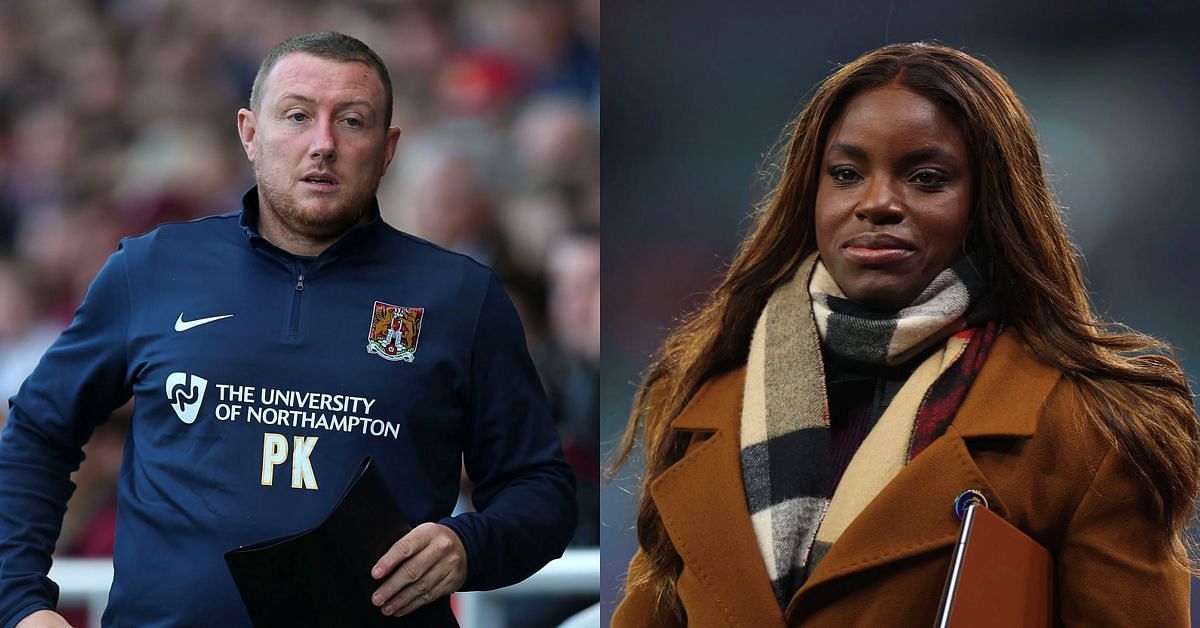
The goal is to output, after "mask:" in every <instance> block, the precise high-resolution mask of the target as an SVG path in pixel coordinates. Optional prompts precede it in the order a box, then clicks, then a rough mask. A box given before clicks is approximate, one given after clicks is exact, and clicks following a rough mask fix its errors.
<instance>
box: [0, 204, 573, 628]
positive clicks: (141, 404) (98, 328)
mask: <svg viewBox="0 0 1200 628" xmlns="http://www.w3.org/2000/svg"><path fill="white" fill-rule="evenodd" d="M257 219H258V196H257V189H254V188H252V189H251V190H250V191H249V192H248V193H247V194H246V196H245V197H244V198H243V209H242V211H241V212H235V213H230V214H224V215H220V216H212V217H208V218H202V219H199V220H195V221H191V222H187V223H174V224H166V225H162V226H160V227H158V228H156V229H155V230H153V231H151V232H149V233H147V234H145V235H142V236H139V237H135V238H126V239H124V240H123V241H122V243H121V247H120V248H119V250H118V251H117V252H116V253H115V254H113V255H112V257H111V258H110V259H109V260H108V263H107V264H106V265H105V266H104V268H103V269H102V270H101V271H100V273H99V274H98V275H97V277H96V279H95V281H94V282H93V283H92V285H91V287H90V288H89V290H88V294H87V297H86V298H85V299H84V302H83V304H82V305H80V307H79V309H78V310H77V311H76V312H75V318H74V320H73V321H72V322H71V325H70V327H69V328H68V329H67V330H66V331H65V332H63V334H62V336H61V337H60V338H59V339H58V340H57V341H56V342H55V343H54V346H53V347H51V348H50V349H49V350H48V351H47V353H46V355H45V356H44V357H43V358H42V361H41V362H40V364H39V365H38V367H37V369H36V370H35V371H34V373H33V374H32V375H31V376H30V377H29V379H28V380H27V381H26V382H25V383H24V385H23V386H22V387H21V389H20V391H19V392H18V393H17V395H16V396H14V397H13V398H12V399H11V400H10V402H9V403H10V414H9V418H8V423H7V425H6V426H5V429H4V432H3V435H2V436H0V626H4V627H5V628H10V627H11V626H13V625H15V624H16V622H17V621H19V620H20V619H21V618H23V617H25V616H26V615H28V614H30V613H32V612H34V611H36V610H38V609H43V608H50V609H53V608H54V607H55V605H56V603H57V598H58V587H57V585H55V584H54V583H53V582H51V581H50V580H49V579H48V578H47V577H46V572H47V571H48V569H49V566H50V555H51V552H52V551H53V548H54V543H55V540H56V538H57V536H58V532H59V528H60V526H61V522H62V516H63V512H64V511H65V504H66V502H67V499H68V497H69V496H70V495H71V492H72V491H73V490H74V485H73V484H72V483H71V482H70V480H69V475H70V473H71V472H72V471H74V470H75V469H76V468H78V466H79V463H80V462H81V461H82V459H83V453H82V451H81V447H82V445H83V444H84V443H85V442H86V441H87V440H88V438H89V437H90V435H91V433H92V430H93V428H94V427H95V426H96V425H97V424H99V423H101V422H103V421H104V420H106V419H107V418H108V417H109V415H110V414H111V413H112V411H113V410H114V409H115V408H117V407H119V406H121V405H122V404H124V403H125V402H126V401H127V400H128V399H129V398H130V397H131V396H132V397H133V398H134V399H135V400H136V403H135V409H134V415H133V420H132V423H131V425H130V429H129V433H128V437H127V439H126V442H125V452H124V459H123V462H122V467H121V477H120V486H119V493H118V510H117V528H116V550H115V555H114V557H113V563H114V568H115V578H114V581H113V585H112V590H111V592H110V595H109V604H108V608H107V610H106V612H105V614H104V620H103V624H104V625H105V626H139V627H154V626H168V625H169V626H228V627H242V626H246V627H248V626H250V621H249V618H248V617H247V615H246V611H245V609H244V607H243V605H242V602H241V599H240V597H239V596H238V593H237V590H236V588H235V586H234V583H233V580H232V578H231V576H230V575H229V572H228V569H227V568H226V566H225V562H224V558H223V555H224V553H225V552H226V551H228V550H230V549H233V548H236V547H238V546H241V545H247V544H250V543H254V542H257V541H260V540H264V539H268V538H273V537H277V536H281V535H285V534H292V533H295V532H298V531H301V530H304V529H307V528H310V527H312V526H315V525H316V524H318V523H320V521H321V520H322V519H323V518H324V517H325V516H326V515H327V514H328V512H329V510H330V509H331V508H332V506H333V504H334V503H335V502H336V500H337V499H338V497H340V495H341V491H342V489H343V488H344V487H345V485H346V483H347V481H348V480H349V478H350V475H351V474H352V473H353V472H354V470H355V469H356V467H357V465H358V463H359V461H360V460H361V459H362V457H363V456H364V455H368V454H369V455H372V456H374V457H375V459H376V462H377V464H378V465H379V467H380V470H381V471H383V472H384V474H385V475H386V476H387V478H388V481H389V486H390V488H391V489H392V491H393V493H394V494H395V497H396V500H397V502H398V503H399V504H400V506H401V509H402V510H403V512H404V514H405V516H406V517H407V518H408V520H409V521H411V522H413V524H414V525H416V524H417V523H419V522H424V521H437V522H440V523H443V524H445V525H447V526H449V527H450V528H452V529H453V530H454V531H455V532H456V533H457V534H458V535H459V537H460V538H461V539H462V542H463V545H464V547H465V548H466V552H467V564H468V575H467V580H466V583H465V585H464V586H463V589H464V590H473V589H490V588H495V587H500V586H505V585H508V584H512V583H514V582H517V581H519V580H521V579H523V578H525V577H527V576H529V575H530V574H532V573H533V572H534V571H536V570H537V569H539V568H540V567H541V566H542V565H544V564H545V563H546V562H548V561H549V560H551V559H553V558H555V557H557V556H560V555H561V554H562V551H563V549H564V548H565V547H566V544H567V541H568V540H569V539H570V537H571V534H572V532H573V530H574V526H575V519H576V516H577V515H576V509H575V501H574V496H573V495H574V478H573V476H572V474H571V471H570V469H569V467H568V466H567V465H566V463H565V462H564V461H563V458H562V453H561V448H560V444H559V439H558V435H557V432H556V431H555V428H554V426H553V423H552V421H551V418H550V415H549V412H548V409H547V404H546V401H545V395H544V392H543V390H542V387H541V384H540V381H539V379H538V377H537V374H536V372H535V371H534V368H533V365H532V363H531V361H530V358H529V354H528V350H527V348H526V345H525V338H524V334H523V332H522V329H521V325H520V321H519V319H518V317H517V314H516V311H515V309H514V308H513V306H512V303H511V302H510V301H509V299H508V297H507V296H506V295H505V293H504V290H503V288H502V287H501V285H500V283H499V282H498V281H497V279H496V277H495V275H494V274H493V273H492V272H491V271H490V270H489V269H488V268H486V267H485V266H483V265H481V264H478V263H476V262H475V261H473V260H471V259H469V258H467V257H465V256H463V255H459V254H456V253H452V252H449V251H446V250H444V249H441V248H439V247H437V246H434V245H432V244H430V243H428V242H425V241H423V240H420V239H418V238H415V237H412V236H410V235H407V234H404V233H401V232H399V231H397V230H395V229H393V228H391V227H390V226H388V225H387V224H385V223H384V222H383V221H382V220H381V219H380V218H379V209H378V206H373V207H372V219H371V220H370V222H368V223H365V224H362V225H359V226H356V227H354V228H353V229H352V230H350V231H349V232H348V233H347V234H346V235H345V236H344V237H342V238H341V239H340V240H338V241H337V242H336V243H335V244H333V245H332V246H330V247H329V248H328V249H327V250H326V251H324V252H323V253H322V254H321V255H320V256H318V257H316V258H308V259H306V258H298V257H296V256H293V255H291V254H289V253H287V252H285V251H283V250H282V249H279V248H277V247H275V246H274V245H272V244H271V243H269V242H267V241H266V240H265V239H263V238H262V237H261V236H260V235H258V233H257V231H256V228H257V224H258V221H257ZM460 461H462V462H464V463H465V465H466V470H467V474H468V475H469V476H470V477H471V479H472V480H473V481H474V482H475V490H474V494H473V502H474V506H475V508H476V509H477V510H478V511H479V512H474V513H464V514H460V515H458V516H456V517H451V516H450V514H451V512H452V510H453V508H454V505H455V502H456V499H457V496H458V492H459V479H460V478H459V476H460ZM397 538H399V537H397Z"/></svg>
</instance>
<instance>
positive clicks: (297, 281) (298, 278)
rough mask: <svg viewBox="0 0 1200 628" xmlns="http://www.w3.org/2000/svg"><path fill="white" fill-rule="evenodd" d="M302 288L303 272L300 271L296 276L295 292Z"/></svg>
mask: <svg viewBox="0 0 1200 628" xmlns="http://www.w3.org/2000/svg"><path fill="white" fill-rule="evenodd" d="M303 290H304V273H300V276H299V277H296V292H301V291H303Z"/></svg>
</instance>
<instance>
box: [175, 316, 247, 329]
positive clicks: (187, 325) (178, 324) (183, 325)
mask: <svg viewBox="0 0 1200 628" xmlns="http://www.w3.org/2000/svg"><path fill="white" fill-rule="evenodd" d="M232 316H233V314H226V315H224V316H210V317H208V318H197V319H196V320H194V321H185V320H183V312H180V313H179V318H178V319H176V320H175V331H187V330H189V329H191V328H193V327H199V326H201V325H207V324H209V323H211V322H213V321H219V320H221V319H222V318H230V317H232Z"/></svg>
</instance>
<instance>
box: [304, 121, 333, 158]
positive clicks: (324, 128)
mask: <svg viewBox="0 0 1200 628" xmlns="http://www.w3.org/2000/svg"><path fill="white" fill-rule="evenodd" d="M309 152H310V156H311V157H313V158H314V159H322V160H325V161H333V160H335V159H337V148H336V142H335V141H334V135H333V121H332V120H325V121H321V122H318V123H317V124H316V125H314V128H313V136H312V146H311V147H310V151H309Z"/></svg>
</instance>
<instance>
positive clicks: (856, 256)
mask: <svg viewBox="0 0 1200 628" xmlns="http://www.w3.org/2000/svg"><path fill="white" fill-rule="evenodd" d="M842 250H843V251H844V252H845V255H846V257H847V258H848V259H849V260H850V261H852V262H855V263H858V264H863V265H866V266H874V265H881V264H894V263H896V262H899V261H902V260H905V259H907V258H908V257H909V256H911V255H913V254H914V253H916V251H914V250H912V249H901V248H875V247H866V246H847V247H845V248H843V249H842Z"/></svg>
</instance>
